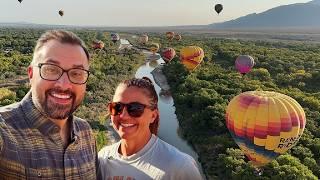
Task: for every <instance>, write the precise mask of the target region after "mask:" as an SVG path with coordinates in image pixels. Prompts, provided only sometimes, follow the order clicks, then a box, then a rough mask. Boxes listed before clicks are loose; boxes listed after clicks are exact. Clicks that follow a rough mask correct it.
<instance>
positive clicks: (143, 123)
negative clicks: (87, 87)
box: [111, 85, 159, 141]
mask: <svg viewBox="0 0 320 180" xmlns="http://www.w3.org/2000/svg"><path fill="white" fill-rule="evenodd" d="M113 102H120V103H123V104H129V103H133V102H136V103H140V104H144V105H147V106H150V98H149V97H148V95H147V94H146V90H143V89H141V88H138V87H134V86H131V87H126V86H125V85H120V86H118V88H117V89H116V92H115V95H114V97H113ZM158 113H159V112H158V110H157V109H156V110H151V109H150V108H148V107H146V108H144V112H143V113H142V115H141V116H140V117H132V116H130V114H129V113H128V111H127V107H125V108H124V109H123V111H122V112H120V114H119V115H114V116H113V115H111V120H112V123H113V128H114V129H115V130H116V131H117V133H118V134H119V136H120V137H121V139H127V140H129V139H132V140H134V141H138V140H139V139H143V138H145V137H148V136H150V135H151V132H150V129H149V125H150V124H151V123H152V122H153V121H154V120H155V118H156V117H157V115H158Z"/></svg>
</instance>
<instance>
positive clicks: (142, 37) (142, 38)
mask: <svg viewBox="0 0 320 180" xmlns="http://www.w3.org/2000/svg"><path fill="white" fill-rule="evenodd" d="M148 39H149V38H148V35H145V34H144V35H142V36H140V37H139V42H140V43H141V44H146V43H147V42H148Z"/></svg>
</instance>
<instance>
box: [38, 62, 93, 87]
mask: <svg viewBox="0 0 320 180" xmlns="http://www.w3.org/2000/svg"><path fill="white" fill-rule="evenodd" d="M43 65H52V66H56V67H58V68H60V69H62V73H61V75H60V76H59V77H58V78H57V79H56V80H50V79H45V78H44V77H42V73H41V67H42V66H43ZM35 67H38V68H39V74H40V77H41V78H42V79H44V80H46V81H57V80H59V79H60V78H61V77H62V76H63V74H64V73H67V76H68V79H69V81H70V82H71V83H73V84H78V85H82V84H86V83H87V81H88V79H89V76H90V71H89V70H86V69H82V68H70V69H68V70H65V69H63V68H62V67H60V66H58V65H56V64H51V63H39V64H38V65H37V66H35ZM72 69H80V70H83V71H86V72H87V73H88V76H87V79H86V81H85V82H83V83H75V82H73V81H72V80H71V79H70V77H69V71H70V70H72Z"/></svg>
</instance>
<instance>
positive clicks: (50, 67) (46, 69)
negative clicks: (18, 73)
mask: <svg viewBox="0 0 320 180" xmlns="http://www.w3.org/2000/svg"><path fill="white" fill-rule="evenodd" d="M37 67H39V72H40V77H41V78H42V79H44V80H48V81H56V80H58V79H60V77H61V76H62V75H63V73H64V72H66V73H67V75H68V78H69V80H70V82H72V83H74V84H85V83H86V82H87V80H88V77H89V74H90V71H88V70H85V69H81V68H71V69H68V70H64V69H62V68H61V67H60V66H58V65H55V64H48V63H39V64H38V66H37Z"/></svg>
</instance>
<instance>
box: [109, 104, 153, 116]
mask: <svg viewBox="0 0 320 180" xmlns="http://www.w3.org/2000/svg"><path fill="white" fill-rule="evenodd" d="M124 107H126V108H127V112H128V114H129V115H130V116H131V117H136V118H138V117H141V116H142V114H143V112H144V109H145V108H149V109H154V108H153V106H147V105H145V104H141V103H138V102H132V103H128V104H124V103H121V102H111V103H109V104H108V110H109V112H110V114H111V115H112V116H116V115H120V114H121V113H122V111H123V109H124Z"/></svg>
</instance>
